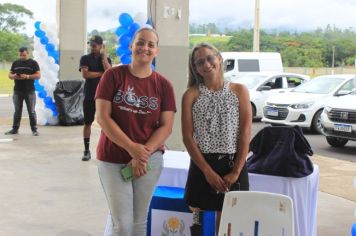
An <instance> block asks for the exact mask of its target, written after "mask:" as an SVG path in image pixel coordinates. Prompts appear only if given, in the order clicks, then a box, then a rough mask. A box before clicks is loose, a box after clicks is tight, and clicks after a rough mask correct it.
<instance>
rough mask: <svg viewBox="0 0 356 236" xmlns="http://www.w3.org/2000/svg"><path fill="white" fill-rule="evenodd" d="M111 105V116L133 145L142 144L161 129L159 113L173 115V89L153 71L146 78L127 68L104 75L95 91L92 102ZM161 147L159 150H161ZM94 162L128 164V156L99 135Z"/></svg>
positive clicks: (111, 70)
mask: <svg viewBox="0 0 356 236" xmlns="http://www.w3.org/2000/svg"><path fill="white" fill-rule="evenodd" d="M98 98H100V99H105V100H108V101H110V102H111V104H112V108H111V109H112V113H111V117H112V118H113V120H114V121H115V122H116V124H118V125H119V126H120V128H121V129H122V131H123V132H125V134H126V135H127V136H128V137H129V138H130V139H131V140H132V141H134V142H137V143H141V144H145V143H146V142H147V140H148V139H149V138H150V137H151V135H152V133H153V132H154V131H155V130H156V129H157V128H158V127H159V126H160V123H159V122H160V115H161V112H162V111H174V112H176V103H175V95H174V90H173V86H172V84H171V82H170V81H168V80H167V79H166V78H164V77H163V76H162V75H160V74H159V73H157V72H155V71H153V72H152V74H151V75H150V76H148V77H146V78H141V79H140V78H137V77H135V76H134V75H132V74H131V73H130V71H129V69H128V66H127V65H123V66H118V67H113V68H111V69H109V70H107V71H106V72H105V74H104V75H103V77H102V78H101V80H100V83H99V85H98V88H97V90H96V95H95V99H98ZM163 148H164V147H161V148H160V149H161V150H163ZM96 155H97V159H99V160H101V161H106V162H112V163H128V162H129V161H130V160H131V157H130V155H129V153H128V152H127V151H126V150H125V149H123V148H121V147H119V146H118V145H116V144H115V143H113V142H112V141H111V140H110V139H109V138H108V137H106V135H105V134H104V132H101V134H100V139H99V143H98V146H97V148H96Z"/></svg>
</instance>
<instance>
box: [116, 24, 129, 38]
mask: <svg viewBox="0 0 356 236" xmlns="http://www.w3.org/2000/svg"><path fill="white" fill-rule="evenodd" d="M127 31H128V29H127V27H124V26H120V27H118V28H117V29H116V30H115V34H116V35H117V36H118V37H120V36H121V35H123V34H126V33H127Z"/></svg>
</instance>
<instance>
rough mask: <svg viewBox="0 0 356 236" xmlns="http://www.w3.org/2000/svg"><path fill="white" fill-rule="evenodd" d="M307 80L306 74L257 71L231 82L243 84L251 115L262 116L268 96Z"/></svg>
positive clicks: (282, 91)
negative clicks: (246, 91) (247, 92)
mask: <svg viewBox="0 0 356 236" xmlns="http://www.w3.org/2000/svg"><path fill="white" fill-rule="evenodd" d="M307 80H309V76H308V75H301V74H294V73H283V72H282V73H277V72H259V73H248V74H246V75H244V76H242V77H238V78H236V79H233V80H232V81H231V82H233V83H241V84H244V85H245V86H246V87H247V88H248V90H249V93H250V101H251V106H252V115H253V117H254V118H261V117H262V109H263V106H264V104H265V101H266V99H267V98H268V97H270V96H271V95H273V94H276V93H284V92H286V91H288V90H291V89H293V88H295V87H296V86H298V85H300V84H302V83H304V82H305V81H307Z"/></svg>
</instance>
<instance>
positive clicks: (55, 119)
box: [47, 116, 58, 125]
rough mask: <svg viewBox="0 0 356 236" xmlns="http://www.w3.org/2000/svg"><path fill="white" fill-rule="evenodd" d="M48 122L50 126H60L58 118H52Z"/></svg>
mask: <svg viewBox="0 0 356 236" xmlns="http://www.w3.org/2000/svg"><path fill="white" fill-rule="evenodd" d="M47 121H48V124H50V125H57V124H58V118H57V116H51V117H50V118H49V119H48V120H47Z"/></svg>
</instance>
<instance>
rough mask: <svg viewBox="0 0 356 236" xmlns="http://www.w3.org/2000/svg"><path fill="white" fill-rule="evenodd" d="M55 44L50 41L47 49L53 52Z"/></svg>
mask: <svg viewBox="0 0 356 236" xmlns="http://www.w3.org/2000/svg"><path fill="white" fill-rule="evenodd" d="M54 49H55V48H54V45H53V44H52V43H49V44H47V45H46V50H47V52H53V51H54Z"/></svg>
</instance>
